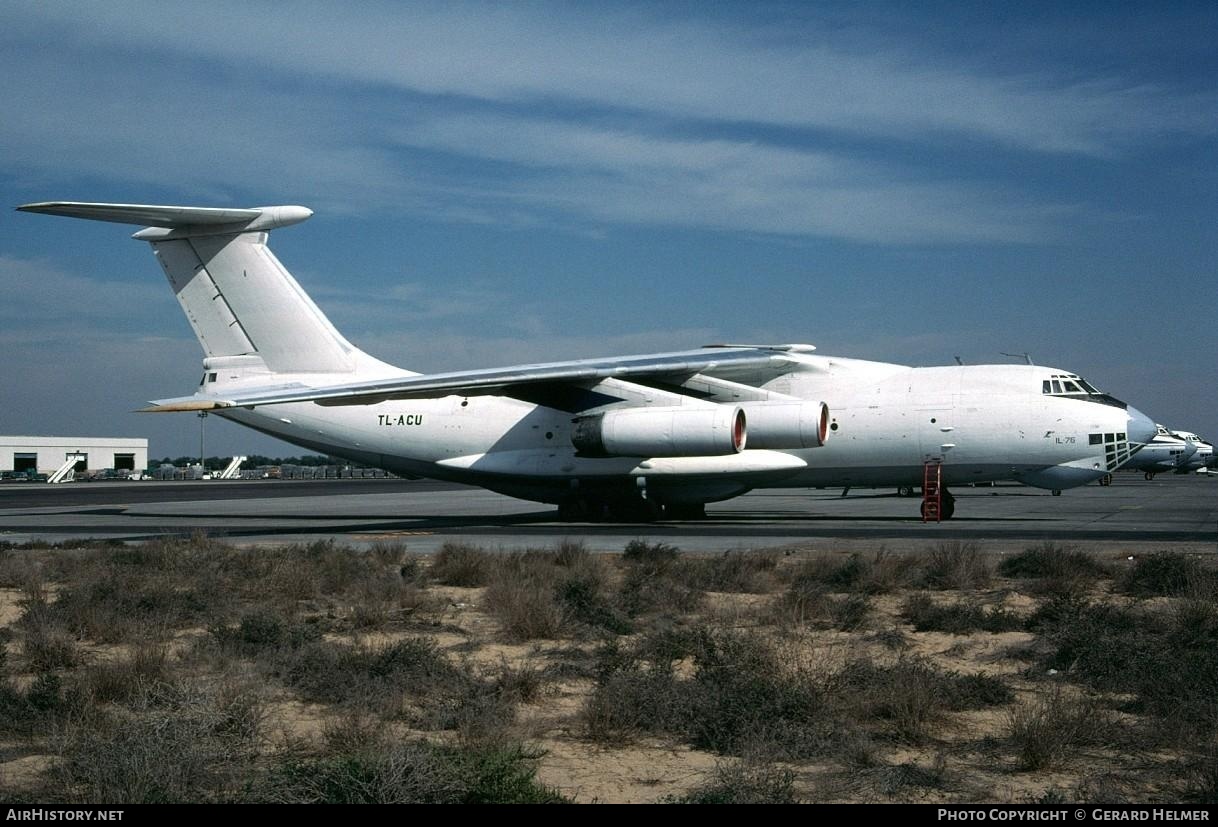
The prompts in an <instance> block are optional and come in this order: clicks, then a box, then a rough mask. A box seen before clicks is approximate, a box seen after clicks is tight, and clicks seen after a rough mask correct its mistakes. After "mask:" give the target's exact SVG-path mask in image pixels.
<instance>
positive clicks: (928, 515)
mask: <svg viewBox="0 0 1218 827" xmlns="http://www.w3.org/2000/svg"><path fill="white" fill-rule="evenodd" d="M933 509H934V506H933V505H932V506H928V505H927V502H926V499H925V498H924V499H923V500H922V521H923V522H934V521H935V514H934V510H933ZM955 513H956V498H955V497H953V496H952V492H950V491H948V490H947V489H946V488H943V489H940V491H939V521H942V520H950V519H951V518H952V516H953V515H955Z"/></svg>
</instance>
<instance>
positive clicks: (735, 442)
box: [18, 202, 1155, 520]
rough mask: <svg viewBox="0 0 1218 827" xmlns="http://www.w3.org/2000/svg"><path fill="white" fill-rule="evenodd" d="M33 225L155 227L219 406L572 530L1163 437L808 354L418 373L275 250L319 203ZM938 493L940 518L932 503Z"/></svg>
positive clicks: (960, 478) (722, 354)
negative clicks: (503, 499) (310, 286)
mask: <svg viewBox="0 0 1218 827" xmlns="http://www.w3.org/2000/svg"><path fill="white" fill-rule="evenodd" d="M18 209H19V210H23V211H26V212H34V213H48V214H51V215H61V216H69V217H73V218H86V219H93V220H97V221H113V222H119V223H126V224H136V225H140V226H143V227H145V229H142V230H140V231H139V232H137V233H135V236H134V238H136V239H138V240H141V241H146V242H148V243H150V244H151V245H152V251H153V253H154V254H155V256H156V258H157V260H158V261H159V262H160V264H161V267H162V268H163V269H164V271H165V275H166V276H168V278H169V283H170V285H171V286H172V288H173V290H174V293H176V294H177V297H178V301H179V302H180V303H181V305H182V309H183V310H184V311H185V312H186V317H187V318H188V319H189V320H190V324H191V325H192V327H193V328H194V331H195V333H196V334H197V336H198V339H199V343H200V344H201V345H202V346H203V352H204V354H205V356H204V359H203V379H202V381H201V383H200V385H199V387H198V388H197V389H196V390H195V392H194V394H193V395H191V396H188V397H182V398H177V399H166V400H161V401H158V402H155V403H153V404H152V406H151V407H150V408H145V409H144V410H149V411H209V412H213V413H215V414H218V415H220V416H223V417H225V418H226V419H230V420H232V421H234V422H239V423H241V424H242V425H246V426H248V427H250V428H253V429H254V430H257V431H261V432H263V433H265V434H269V435H271V436H274V437H278V438H279V439H283V440H286V441H287V442H291V443H294V444H296V445H299V446H302V447H304V448H307V449H311V450H314V451H320V452H322V453H325V454H330V455H334V456H339V457H345V458H347V459H350V460H353V461H355V462H359V463H364V464H367V465H370V466H376V467H380V468H384V469H387V470H389V471H392V472H394V473H397V474H401V475H405V476H415V477H430V478H435V479H442V480H451V481H456V482H462V483H470V484H473V485H477V486H481V487H483V488H487V489H490V490H492V491H497V492H500V493H502V494H507V495H509V496H512V497H518V498H521V499H525V500H532V501H537V502H543V503H552V504H556V505H557V506H558V507H559V517H560V518H561V519H568V520H581V519H604V518H610V519H619V520H645V519H654V518H657V517H662V518H667V519H695V518H698V517H701V516H703V515H704V514H705V506H706V504H707V503H709V502H716V501H720V500H725V499H728V498H731V497H735V496H737V495H740V494H744V493H745V492H747V491H750V490H752V489H755V488H766V487H803V486H807V487H813V486H815V487H825V486H834V487H838V486H841V487H849V486H873V487H878V486H893V487H912V486H922V485H923V484H924V482H926V480H927V479H928V477H927V472H928V469H933V472H934V474H935V483H936V488H937V489H938V491H939V496H940V499H939V500H938V501H937V502H936V506H937V507H938V515H937V516H938V518H939V519H943V518H948V517H950V516H951V514H952V512H953V510H954V505H953V503H954V499H953V497H952V496H951V494H950V493H949V491H948V488H949V487H950V486H953V485H954V486H959V485H965V484H968V483H973V482H987V481H994V480H1017V481H1019V482H1022V483H1026V484H1028V485H1032V486H1036V487H1039V488H1046V489H1052V490H1054V491H1055V493H1056V492H1060V489H1064V488H1070V487H1073V486H1078V485H1083V484H1085V483H1087V482H1090V481H1092V480H1095V479H1098V478H1100V477H1102V476H1104V475H1105V474H1108V473H1109V472H1110V471H1112V470H1114V469H1115V468H1117V466H1119V465H1121V464H1122V463H1124V462H1125V461H1126V460H1128V459H1129V457H1130V455H1131V453H1132V452H1134V451H1136V450H1137V449H1138V448H1140V447H1141V446H1142V445H1143V444H1144V443H1147V442H1149V441H1150V440H1151V438H1153V437H1154V435H1155V425H1154V423H1153V422H1152V421H1151V420H1149V419H1148V418H1147V417H1146V416H1144V415H1143V414H1141V413H1140V412H1138V411H1137V410H1135V409H1134V408H1132V407H1130V406H1128V405H1126V404H1125V403H1123V402H1121V401H1119V400H1117V399H1115V398H1113V397H1112V396H1109V395H1107V394H1104V393H1101V392H1099V391H1098V390H1096V389H1095V388H1094V387H1092V386H1091V385H1089V384H1088V383H1087V382H1085V381H1084V380H1082V379H1081V378H1080V377H1079V376H1078V375H1076V374H1074V373H1071V372H1068V371H1064V370H1058V369H1055V368H1046V367H1036V366H1032V365H963V366H962V365H956V366H950V367H909V366H906V365H897V364H888V363H884V362H868V361H862V360H858V359H844V358H837V357H832V356H822V355H819V354H816V353H814V352H813V351H814V350H815V348H813V347H812V346H810V345H799V344H780V345H715V346H708V347H702V348H698V349H694V350H687V351H679V352H674V353H653V354H647V355H639V356H621V357H614V358H607V359H580V360H574V361H564V362H550V363H545V364H534V365H517V366H514V367H502V368H491V369H481V370H466V371H456V372H444V373H430V374H420V373H415V372H412V371H408V370H403V369H400V368H397V367H394V366H392V365H389V364H386V363H385V362H382V361H380V360H379V359H376V358H374V357H372V356H370V355H368V354H367V353H364V352H363V351H362V350H360V349H359V348H357V347H355V346H354V345H352V344H351V343H350V342H348V341H347V340H346V339H345V338H344V337H343V336H342V334H340V333H339V332H338V331H337V330H336V329H335V328H334V326H333V325H332V324H331V323H330V321H329V320H328V319H327V318H326V316H325V315H324V314H323V313H322V312H321V310H320V309H318V307H317V305H315V304H314V303H313V301H312V300H311V299H310V298H309V297H308V295H306V294H305V291H304V290H303V289H301V287H300V285H299V284H298V283H297V282H296V280H295V279H294V278H293V277H292V276H291V274H289V273H288V271H287V270H286V269H285V268H284V267H283V265H282V264H280V262H279V260H278V259H277V258H276V257H275V256H274V254H272V252H271V251H270V249H269V248H268V247H267V233H268V232H269V231H270V230H274V229H277V228H280V227H286V226H288V225H291V224H296V223H298V222H301V221H304V220H305V219H307V218H309V217H310V216H311V215H312V214H313V213H312V211H311V210H309V209H307V208H304V207H293V206H280V207H260V208H255V209H220V208H205V207H165V206H145V205H132V204H85V203H76V202H51V203H39V204H28V205H25V206H22V207H19V208H18ZM927 507H928V506H927V503H926V501H925V500H924V502H923V509H924V510H925V509H926V508H927Z"/></svg>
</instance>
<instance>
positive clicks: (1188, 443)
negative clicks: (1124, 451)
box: [1121, 425, 1214, 480]
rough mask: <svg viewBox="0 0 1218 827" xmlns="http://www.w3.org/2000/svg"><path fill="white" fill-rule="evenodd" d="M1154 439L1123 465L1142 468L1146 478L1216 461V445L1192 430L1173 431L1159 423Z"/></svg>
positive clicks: (1203, 466)
mask: <svg viewBox="0 0 1218 827" xmlns="http://www.w3.org/2000/svg"><path fill="white" fill-rule="evenodd" d="M1155 427H1156V432H1155V436H1154V439H1152V440H1151V441H1150V442H1149V443H1148V444H1147V445H1146V446H1145V447H1143V448H1142V450H1141V451H1139V452H1138V453H1137V456H1134V457H1131V458H1130V459H1129V461H1128V462H1126V463H1125V464H1124V465H1123V466H1121V468H1122V469H1129V470H1135V471H1141V472H1143V474H1144V475H1145V477H1146V479H1148V480H1153V479H1154V478H1155V475H1156V474H1161V473H1166V472H1168V471H1171V472H1173V473H1176V474H1187V473H1189V472H1191V471H1200V470H1201V469H1203V468H1209V466H1210V465H1212V464H1213V461H1214V446H1213V445H1211V444H1210V443H1208V442H1206V441H1205V440H1204V439H1202V438H1201V437H1199V436H1197V435H1196V434H1194V433H1191V432H1189V431H1173V430H1170V429H1168V428H1164V427H1163V426H1162V425H1157V426H1155Z"/></svg>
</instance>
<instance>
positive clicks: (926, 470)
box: [922, 459, 943, 523]
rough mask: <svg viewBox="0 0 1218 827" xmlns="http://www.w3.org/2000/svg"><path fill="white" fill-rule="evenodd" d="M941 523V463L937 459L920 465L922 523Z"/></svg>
mask: <svg viewBox="0 0 1218 827" xmlns="http://www.w3.org/2000/svg"><path fill="white" fill-rule="evenodd" d="M931 520H934V521H935V522H936V523H941V522H943V463H942V461H940V460H937V459H931V460H927V461H926V462H924V463H923V464H922V522H924V523H929V522H930V521H931Z"/></svg>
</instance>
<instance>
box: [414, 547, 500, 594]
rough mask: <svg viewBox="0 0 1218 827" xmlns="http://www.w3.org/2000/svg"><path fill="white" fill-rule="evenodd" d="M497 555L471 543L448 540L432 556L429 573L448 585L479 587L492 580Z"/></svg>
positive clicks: (439, 581) (434, 578)
mask: <svg viewBox="0 0 1218 827" xmlns="http://www.w3.org/2000/svg"><path fill="white" fill-rule="evenodd" d="M495 557H496V555H493V554H491V553H489V552H487V551H485V550H483V549H481V548H479V547H478V546H474V545H471V544H469V543H458V542H446V543H445V544H444V545H442V546H440V550H439V551H437V552H436V553H435V554H434V555H433V556H432V558H431V568H430V569H429V570H428V575H429V576H430V577H431V578H432V579H433V580H435V581H436V582H437V583H443V584H444V585H446V586H461V587H464V588H477V587H479V586H485V585H487V584H488V583H490V582H491V580H492V579H493V577H494V575H495V573H496V570H497V568H498V567H497V565H496V560H495Z"/></svg>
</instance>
